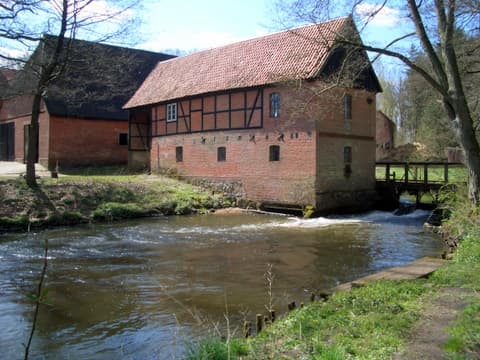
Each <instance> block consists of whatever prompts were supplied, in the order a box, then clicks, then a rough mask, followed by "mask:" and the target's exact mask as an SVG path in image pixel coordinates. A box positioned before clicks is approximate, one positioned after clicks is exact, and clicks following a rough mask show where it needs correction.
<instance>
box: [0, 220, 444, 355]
mask: <svg viewBox="0 0 480 360" xmlns="http://www.w3.org/2000/svg"><path fill="white" fill-rule="evenodd" d="M427 215H428V213H426V212H423V211H416V212H415V213H413V214H410V215H406V216H401V217H398V216H394V215H392V214H390V213H384V212H372V213H368V214H365V215H362V216H355V217H353V216H352V217H339V218H330V219H326V218H319V219H309V220H303V219H298V218H289V217H283V216H269V215H259V214H248V215H247V214H241V215H238V214H237V215H231V214H230V215H209V216H191V217H188V216H183V217H165V218H157V219H148V220H139V221H131V222H122V223H114V224H108V225H95V226H85V227H75V228H69V229H65V228H62V229H56V230H49V231H43V232H40V233H31V234H21V235H18V234H16V235H5V236H3V237H0V325H1V326H0V349H2V352H3V353H2V357H4V358H8V359H20V358H23V349H24V347H23V343H25V342H26V340H27V336H28V332H29V331H30V327H31V320H32V316H33V306H32V302H31V300H29V299H28V297H27V295H28V294H29V293H32V292H34V290H35V287H36V286H37V283H38V279H39V275H40V271H41V267H42V263H43V259H42V256H43V242H44V240H45V239H48V243H49V253H48V254H49V265H48V272H47V279H46V284H45V285H46V288H47V289H48V291H49V292H48V301H49V303H50V305H43V306H42V307H41V311H40V314H39V322H38V327H37V331H36V336H35V338H34V341H33V345H32V352H31V354H32V357H31V358H40V359H41V358H46V359H68V358H72V359H79V358H83V359H86V358H88V359H112V358H127V359H177V358H181V355H182V352H183V351H184V347H185V344H186V343H188V342H190V341H191V340H192V339H195V338H196V337H198V336H199V335H201V334H205V333H206V332H208V331H214V329H215V328H219V329H223V328H224V327H225V319H224V315H225V313H228V317H229V319H230V323H231V329H232V330H234V329H235V328H236V327H240V326H241V322H242V319H243V318H244V317H246V318H248V319H249V320H253V319H254V317H255V314H256V313H260V312H264V311H265V305H266V304H267V303H268V302H269V298H268V296H267V289H266V281H265V276H264V275H265V272H266V271H267V270H268V268H269V264H270V265H271V266H272V271H273V275H274V279H273V300H274V303H275V308H276V309H277V312H278V313H282V312H283V311H284V310H285V309H286V304H287V303H289V302H291V301H296V302H297V303H300V302H301V301H308V298H309V296H310V293H311V292H318V291H319V290H322V289H327V288H330V287H333V286H335V285H338V284H340V283H343V282H347V281H350V280H353V279H355V278H358V277H361V276H365V275H367V274H371V273H373V272H376V271H379V270H382V269H385V268H388V267H391V266H398V265H403V264H406V263H408V262H411V261H413V260H415V259H418V258H420V257H423V256H439V254H440V253H441V252H442V250H443V242H442V240H441V239H440V238H438V237H436V236H434V235H432V234H430V233H427V232H424V231H423V229H422V224H423V222H424V221H425V219H426V216H427ZM238 332H240V330H238Z"/></svg>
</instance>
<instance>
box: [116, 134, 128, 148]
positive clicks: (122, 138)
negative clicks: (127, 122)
mask: <svg viewBox="0 0 480 360" xmlns="http://www.w3.org/2000/svg"><path fill="white" fill-rule="evenodd" d="M118 144H119V145H128V134H127V133H120V134H118Z"/></svg>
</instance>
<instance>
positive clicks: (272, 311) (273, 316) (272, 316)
mask: <svg viewBox="0 0 480 360" xmlns="http://www.w3.org/2000/svg"><path fill="white" fill-rule="evenodd" d="M270 321H271V322H272V323H273V322H275V310H271V311H270Z"/></svg>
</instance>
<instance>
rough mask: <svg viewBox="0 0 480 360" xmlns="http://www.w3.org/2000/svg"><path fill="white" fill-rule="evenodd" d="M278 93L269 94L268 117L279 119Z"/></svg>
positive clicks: (279, 99)
mask: <svg viewBox="0 0 480 360" xmlns="http://www.w3.org/2000/svg"><path fill="white" fill-rule="evenodd" d="M280 101H281V98H280V93H278V92H273V93H271V94H270V117H272V118H278V117H280V104H281V103H280Z"/></svg>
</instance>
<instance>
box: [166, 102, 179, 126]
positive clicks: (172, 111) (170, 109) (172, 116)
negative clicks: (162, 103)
mask: <svg viewBox="0 0 480 360" xmlns="http://www.w3.org/2000/svg"><path fill="white" fill-rule="evenodd" d="M166 111H167V116H166V119H167V122H174V121H177V103H170V104H167V106H166Z"/></svg>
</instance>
